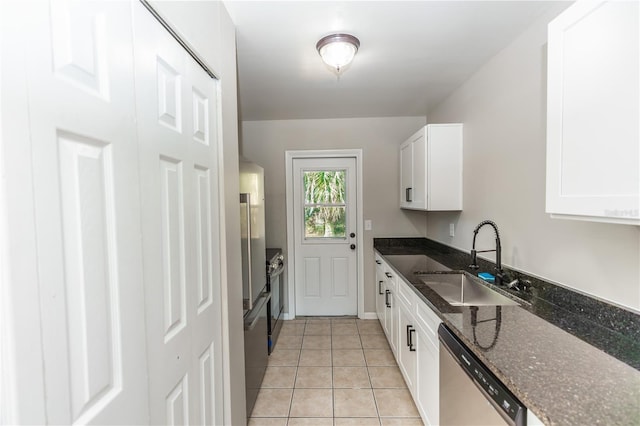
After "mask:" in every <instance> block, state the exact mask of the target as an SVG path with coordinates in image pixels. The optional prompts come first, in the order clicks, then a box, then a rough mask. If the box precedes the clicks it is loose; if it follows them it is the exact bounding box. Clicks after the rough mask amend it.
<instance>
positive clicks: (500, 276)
mask: <svg viewBox="0 0 640 426" xmlns="http://www.w3.org/2000/svg"><path fill="white" fill-rule="evenodd" d="M485 225H491V226H492V227H493V230H494V231H495V232H496V248H495V249H494V250H476V237H477V236H478V231H479V230H480V228H482V227H483V226H485ZM491 251H495V252H496V281H495V283H496V284H497V285H502V280H503V278H504V272H503V271H502V259H501V258H502V247H501V245H500V233H499V232H498V225H496V224H495V222H493V221H491V220H483V221H482V222H480V223H479V224H478V226H476V229H474V230H473V246H472V247H471V265H469V267H470V268H471V269H479V268H480V267H479V266H478V264H477V261H478V257H477V255H478V253H487V252H491Z"/></svg>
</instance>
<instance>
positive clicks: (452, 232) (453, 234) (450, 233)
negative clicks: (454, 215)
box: [449, 223, 456, 237]
mask: <svg viewBox="0 0 640 426" xmlns="http://www.w3.org/2000/svg"><path fill="white" fill-rule="evenodd" d="M455 230H456V229H455V226H454V224H453V223H450V224H449V236H450V237H453V236H455V235H456V232H455Z"/></svg>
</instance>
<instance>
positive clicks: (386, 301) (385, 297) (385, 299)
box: [384, 290, 391, 308]
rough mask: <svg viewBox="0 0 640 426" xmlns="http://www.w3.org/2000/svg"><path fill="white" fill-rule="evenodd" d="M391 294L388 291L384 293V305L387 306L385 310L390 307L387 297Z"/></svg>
mask: <svg viewBox="0 0 640 426" xmlns="http://www.w3.org/2000/svg"><path fill="white" fill-rule="evenodd" d="M390 294H391V292H390V291H389V290H385V291H384V304H385V305H387V308H390V307H391V303H390V302H389V295H390Z"/></svg>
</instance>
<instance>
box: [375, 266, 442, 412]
mask: <svg viewBox="0 0 640 426" xmlns="http://www.w3.org/2000/svg"><path fill="white" fill-rule="evenodd" d="M375 261H376V279H377V280H379V281H382V283H380V282H377V286H376V287H377V288H376V311H378V310H379V309H381V310H382V312H383V313H378V318H379V319H380V323H381V324H382V326H383V329H384V332H385V334H386V336H387V340H388V341H389V346H391V349H392V351H393V354H394V356H395V359H396V361H397V363H398V367H399V368H400V371H401V372H402V375H403V377H404V380H405V382H406V384H407V388H408V389H409V391H410V392H411V395H412V396H413V400H414V402H415V404H416V407H417V408H418V411H419V413H420V416H421V417H422V420H423V422H424V423H425V424H427V425H437V424H438V422H439V405H440V400H439V385H440V381H439V377H440V372H439V367H440V365H439V340H438V326H439V325H440V323H441V322H442V321H441V320H440V318H439V317H438V315H437V314H436V313H435V312H433V310H432V309H431V308H430V307H429V306H427V304H426V303H424V302H423V301H422V300H420V298H419V297H418V295H416V293H415V292H414V290H413V289H412V288H411V284H408V283H407V282H405V281H404V279H403V278H402V277H400V276H397V275H396V273H395V271H394V270H393V269H392V268H390V267H389V266H388V265H387V263H386V262H385V261H384V260H383V257H382V256H379V255H377V254H376V256H375ZM381 292H382V293H383V294H384V295H381V294H380V293H381ZM378 303H380V304H381V306H380V307H378Z"/></svg>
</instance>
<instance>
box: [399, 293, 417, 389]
mask: <svg viewBox="0 0 640 426" xmlns="http://www.w3.org/2000/svg"><path fill="white" fill-rule="evenodd" d="M399 284H400V285H404V283H399ZM397 300H398V355H397V361H398V367H400V371H401V372H402V375H403V376H404V381H405V382H406V384H407V388H408V389H409V391H410V392H411V394H412V395H414V393H415V383H416V350H415V344H414V342H415V340H416V337H415V334H416V327H415V325H416V324H415V319H414V317H413V315H412V314H411V308H410V307H409V306H407V305H406V303H405V302H404V301H403V300H402V298H401V297H398V298H397ZM414 397H415V396H414Z"/></svg>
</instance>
